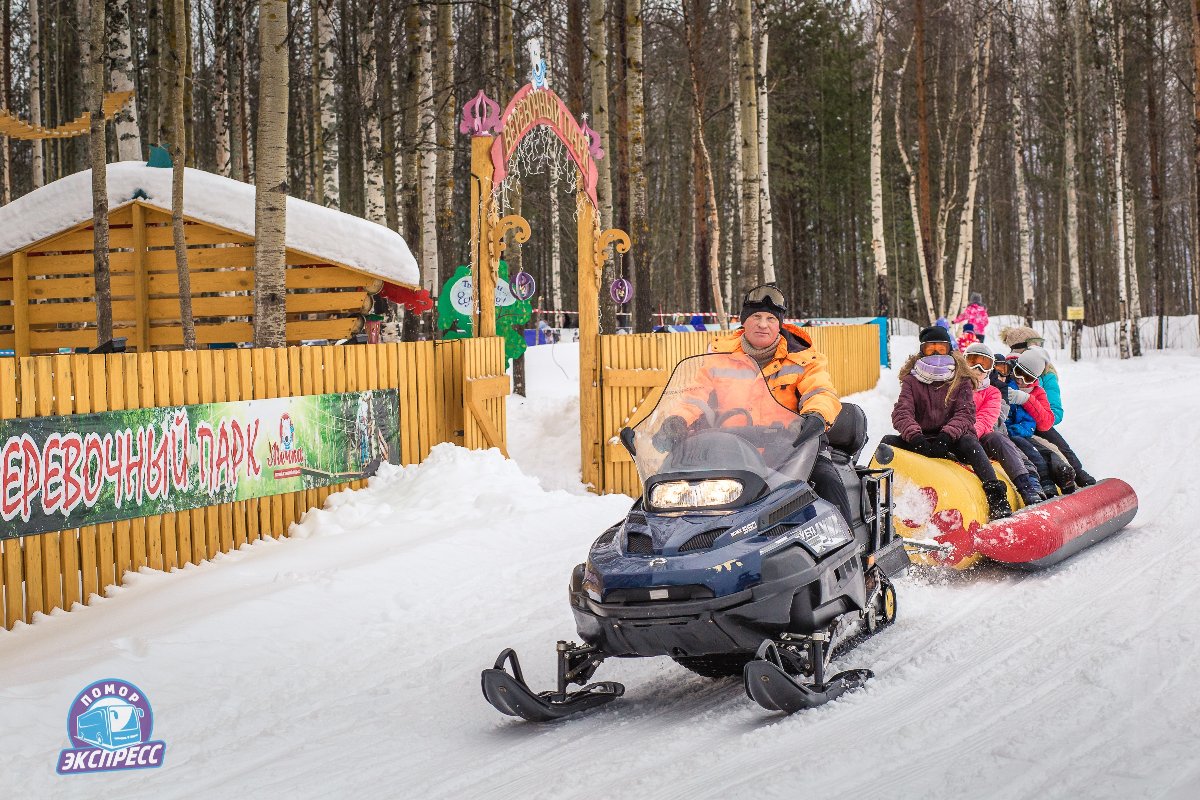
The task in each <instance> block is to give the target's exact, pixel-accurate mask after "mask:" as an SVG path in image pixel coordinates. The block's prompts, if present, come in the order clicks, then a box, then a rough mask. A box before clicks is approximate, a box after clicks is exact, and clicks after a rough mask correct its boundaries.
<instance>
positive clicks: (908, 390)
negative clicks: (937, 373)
mask: <svg viewBox="0 0 1200 800" xmlns="http://www.w3.org/2000/svg"><path fill="white" fill-rule="evenodd" d="M952 383H953V381H943V382H941V383H923V382H921V381H919V380H917V376H915V375H913V374H912V373H911V372H910V373H909V374H907V375H905V376H904V377H903V378H901V379H900V399H899V400H897V401H896V407H895V408H893V409H892V425H894V426H895V428H896V431H897V432H898V433H899V434H900V436H902V437H903V438H904V440H905V441H911V440H912V437H914V436H916V435H917V434H918V433H923V434H925V435H926V436H937V435H938V434H939V433H945V434H947V435H948V436H950V438H952V439H958V438H959V437H960V436H962V435H963V434H965V433H971V434H973V433H975V385H974V384H973V383H972V382H971V380H970V379H967V380H960V381H958V386H956V387H955V388H954V394H953V395H952V396H951V397H950V402H949V403H947V402H946V392H947V391H949V390H950V385H951V384H952Z"/></svg>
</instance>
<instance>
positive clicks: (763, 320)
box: [742, 311, 779, 348]
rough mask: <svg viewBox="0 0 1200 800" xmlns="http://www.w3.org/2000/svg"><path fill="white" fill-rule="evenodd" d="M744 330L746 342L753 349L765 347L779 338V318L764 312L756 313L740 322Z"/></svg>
mask: <svg viewBox="0 0 1200 800" xmlns="http://www.w3.org/2000/svg"><path fill="white" fill-rule="evenodd" d="M742 327H743V328H744V329H745V330H746V334H745V336H746V341H747V342H749V343H750V344H751V346H753V347H760V348H761V347H767V346H768V345H772V344H775V340H776V339H778V338H779V317H777V316H775V315H774V314H768V313H767V312H765V311H757V312H755V313H753V314H751V315H750V318H749V319H747V320H744V321H743V322H742Z"/></svg>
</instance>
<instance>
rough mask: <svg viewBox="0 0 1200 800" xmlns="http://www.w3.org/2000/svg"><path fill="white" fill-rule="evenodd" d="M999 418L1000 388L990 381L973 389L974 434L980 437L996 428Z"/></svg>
mask: <svg viewBox="0 0 1200 800" xmlns="http://www.w3.org/2000/svg"><path fill="white" fill-rule="evenodd" d="M998 419H1000V390H999V389H997V388H996V387H995V386H992V384H990V383H985V384H984V385H983V388H982V389H976V390H975V436H977V437H982V436H983V435H984V434H985V433H991V432H992V431H993V430H995V428H996V421H997V420H998Z"/></svg>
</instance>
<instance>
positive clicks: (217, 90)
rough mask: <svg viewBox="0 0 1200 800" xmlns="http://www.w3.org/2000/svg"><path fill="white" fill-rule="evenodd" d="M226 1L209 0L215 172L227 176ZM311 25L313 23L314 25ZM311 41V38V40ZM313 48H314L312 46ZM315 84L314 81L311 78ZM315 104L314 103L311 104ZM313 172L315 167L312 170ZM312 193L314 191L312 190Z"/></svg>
mask: <svg viewBox="0 0 1200 800" xmlns="http://www.w3.org/2000/svg"><path fill="white" fill-rule="evenodd" d="M229 1H230V0H214V3H213V32H214V34H215V38H216V42H215V43H214V46H213V94H215V95H216V101H217V104H216V108H215V109H214V110H213V111H214V113H213V122H214V123H215V126H216V130H214V131H213V133H214V139H215V140H216V141H215V150H216V164H215V167H216V173H217V174H218V175H224V176H225V177H227V178H228V177H229V176H230V174H231V170H232V167H233V163H232V160H231V152H230V140H229V76H228V74H227V73H228V72H229V69H228V66H227V64H228V63H229V61H228V58H227V56H226V50H227V49H228V47H229V19H228V16H229ZM314 28H315V25H314ZM314 41H315V40H314ZM313 50H314V52H315V50H316V48H315V47H314V48H313ZM313 85H314V86H316V82H315V81H314V82H313ZM314 108H315V106H314ZM313 172H314V174H316V170H314V171H313ZM314 194H315V192H314Z"/></svg>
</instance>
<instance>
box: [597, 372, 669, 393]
mask: <svg viewBox="0 0 1200 800" xmlns="http://www.w3.org/2000/svg"><path fill="white" fill-rule="evenodd" d="M670 374H671V373H670V372H669V371H668V370H665V369H616V368H615V367H605V368H604V385H605V386H612V387H618V386H619V387H624V388H635V389H657V388H659V387H662V386H666V385H667V378H668V377H669V376H670Z"/></svg>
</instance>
